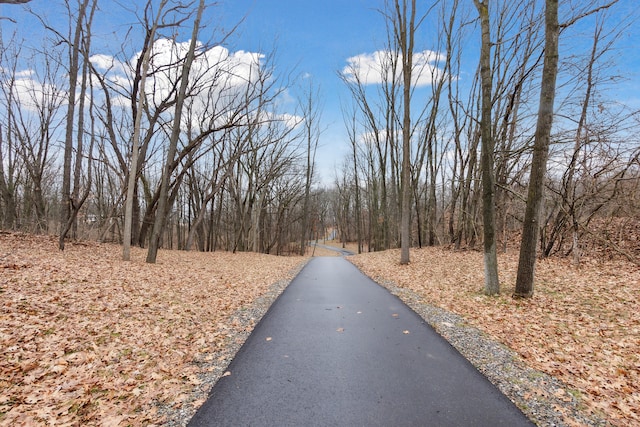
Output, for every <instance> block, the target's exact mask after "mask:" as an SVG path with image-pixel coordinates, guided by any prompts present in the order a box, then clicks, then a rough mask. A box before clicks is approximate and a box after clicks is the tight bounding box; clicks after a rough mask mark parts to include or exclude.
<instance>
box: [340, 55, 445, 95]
mask: <svg viewBox="0 0 640 427" xmlns="http://www.w3.org/2000/svg"><path fill="white" fill-rule="evenodd" d="M444 59H445V56H444V55H443V54H441V53H438V52H434V51H431V50H423V51H422V52H416V53H414V54H413V84H414V85H415V86H417V87H420V86H429V85H431V84H432V83H433V81H434V80H436V79H437V78H439V77H440V76H441V75H442V73H443V71H442V70H441V69H440V68H438V63H439V62H440V61H442V60H444ZM401 61H402V57H401V56H399V57H396V56H395V53H393V52H391V51H388V50H377V51H375V52H373V53H362V54H360V55H356V56H352V57H350V58H347V66H345V67H344V68H343V70H342V74H343V75H344V76H345V77H346V78H347V79H348V80H349V81H351V82H356V81H359V82H360V83H362V84H381V83H383V82H385V81H390V80H391V78H392V75H393V74H392V67H391V65H392V64H393V63H394V62H395V63H396V64H397V65H396V80H397V82H398V83H401V82H402V71H401Z"/></svg>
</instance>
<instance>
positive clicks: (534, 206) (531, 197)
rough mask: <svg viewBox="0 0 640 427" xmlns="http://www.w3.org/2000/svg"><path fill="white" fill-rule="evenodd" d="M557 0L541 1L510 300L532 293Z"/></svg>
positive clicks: (548, 134)
mask: <svg viewBox="0 0 640 427" xmlns="http://www.w3.org/2000/svg"><path fill="white" fill-rule="evenodd" d="M559 34H560V26H559V24H558V0H546V2H545V51H544V66H543V69H542V86H541V88H540V105H539V107H538V121H537V123H536V133H535V139H534V145H533V159H532V162H531V175H530V178H529V190H528V192H527V206H526V210H525V218H524V223H523V225H522V242H521V244H520V257H519V260H518V273H517V277H516V288H515V292H514V294H513V296H514V297H519V298H530V297H532V296H533V292H534V280H535V279H534V276H535V266H536V255H537V247H538V236H539V233H540V220H539V218H540V212H541V209H542V204H543V193H544V178H545V172H546V167H547V158H548V157H549V143H550V139H551V126H552V124H553V105H554V100H555V94H556V79H557V75H558V38H559Z"/></svg>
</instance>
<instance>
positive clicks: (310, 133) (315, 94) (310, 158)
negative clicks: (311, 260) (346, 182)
mask: <svg viewBox="0 0 640 427" xmlns="http://www.w3.org/2000/svg"><path fill="white" fill-rule="evenodd" d="M319 98H320V94H319V89H318V88H316V89H314V86H313V81H311V80H309V87H308V89H306V90H305V92H304V99H303V100H302V105H301V107H302V109H303V111H304V121H303V123H302V126H303V128H304V138H305V140H306V147H307V150H306V152H307V155H306V157H307V165H306V173H305V184H304V204H303V208H302V233H301V235H300V255H304V254H305V252H306V248H307V246H308V239H309V233H308V227H309V222H310V218H309V215H310V211H309V209H310V203H311V185H312V184H313V178H314V169H315V157H316V150H317V148H318V139H319V138H320V129H319V127H318V124H319V121H320V119H321V117H320V111H319V109H318V102H319Z"/></svg>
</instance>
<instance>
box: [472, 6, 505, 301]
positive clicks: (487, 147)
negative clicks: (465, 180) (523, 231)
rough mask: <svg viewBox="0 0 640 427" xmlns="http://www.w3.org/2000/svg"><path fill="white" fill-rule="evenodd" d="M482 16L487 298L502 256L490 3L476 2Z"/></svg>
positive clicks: (495, 286) (496, 283) (497, 287)
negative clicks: (498, 246)
mask: <svg viewBox="0 0 640 427" xmlns="http://www.w3.org/2000/svg"><path fill="white" fill-rule="evenodd" d="M474 1H475V4H476V7H477V9H478V13H479V14H480V25H481V28H482V46H481V50H480V78H481V81H482V119H481V122H480V132H481V138H482V149H481V164H482V221H483V230H484V236H483V237H484V292H485V294H487V295H496V294H499V293H500V282H499V280H498V255H497V249H496V224H495V223H496V213H495V200H494V199H495V183H494V181H495V176H494V170H493V163H494V159H493V157H494V141H493V135H492V133H493V132H492V128H493V126H492V123H491V108H492V102H491V91H492V81H491V80H492V78H491V32H490V23H489V4H488V3H489V2H488V0H485V1H483V2H480V1H478V0H474Z"/></svg>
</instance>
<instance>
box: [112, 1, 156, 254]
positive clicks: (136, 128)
mask: <svg viewBox="0 0 640 427" xmlns="http://www.w3.org/2000/svg"><path fill="white" fill-rule="evenodd" d="M166 4H167V0H163V1H162V2H161V3H160V6H158V13H157V15H156V18H155V19H154V21H153V25H152V26H151V30H150V31H149V34H148V39H147V42H146V44H145V52H144V55H143V57H142V72H141V74H140V85H139V87H138V107H137V109H136V114H135V123H134V125H133V147H132V148H131V164H130V165H129V177H128V182H127V198H126V202H125V209H124V236H123V238H122V259H123V260H124V261H129V260H130V259H131V236H132V227H133V214H134V212H133V208H134V198H136V197H135V187H136V181H137V179H138V155H139V151H140V124H141V121H142V114H143V113H144V105H145V102H146V93H145V81H146V80H147V74H148V73H149V62H150V61H151V50H152V48H153V42H154V40H155V32H156V28H157V25H158V22H159V21H160V16H161V15H162V11H163V9H164V6H165V5H166ZM138 212H139V211H138Z"/></svg>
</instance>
